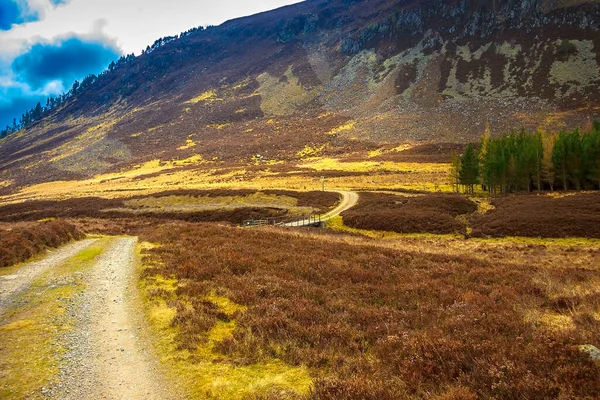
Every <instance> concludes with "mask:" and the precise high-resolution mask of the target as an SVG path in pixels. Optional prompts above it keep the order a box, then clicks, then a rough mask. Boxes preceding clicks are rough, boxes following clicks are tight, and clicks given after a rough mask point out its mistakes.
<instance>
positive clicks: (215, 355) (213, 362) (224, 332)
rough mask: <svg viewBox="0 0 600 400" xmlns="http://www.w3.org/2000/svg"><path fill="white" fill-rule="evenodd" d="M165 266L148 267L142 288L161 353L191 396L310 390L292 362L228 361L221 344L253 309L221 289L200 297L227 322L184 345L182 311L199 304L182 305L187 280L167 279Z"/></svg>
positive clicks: (305, 375)
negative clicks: (220, 349) (242, 315)
mask: <svg viewBox="0 0 600 400" xmlns="http://www.w3.org/2000/svg"><path fill="white" fill-rule="evenodd" d="M142 248H144V249H145V250H146V251H147V250H148V249H151V248H156V247H155V246H148V245H147V244H146V243H142V244H141V247H140V252H141V253H144V251H142ZM161 270H162V267H161V266H160V265H158V264H156V263H155V262H154V261H152V262H151V266H150V267H149V266H147V265H146V266H145V267H142V270H141V274H142V276H143V277H144V278H143V279H142V280H141V281H140V289H141V291H142V293H143V294H144V300H145V301H144V304H145V312H146V314H147V317H148V319H149V321H150V324H151V327H152V330H153V332H154V337H155V339H156V341H155V343H156V351H157V353H158V354H159V356H160V358H161V361H162V362H163V363H164V364H165V365H166V366H167V369H168V371H170V374H171V379H173V381H174V382H175V383H176V384H177V385H178V386H179V387H181V388H183V389H184V390H185V391H186V392H187V394H188V395H189V396H190V398H208V399H245V398H249V397H251V396H257V395H269V394H273V393H277V394H282V393H285V394H287V395H303V394H307V393H308V391H309V390H310V387H311V384H312V380H311V378H310V376H309V375H308V371H307V370H306V369H305V368H302V367H294V366H289V365H286V364H285V363H284V362H282V361H280V360H277V359H276V358H272V359H270V360H267V361H263V362H261V363H255V364H250V365H235V364H231V363H227V362H224V361H225V360H224V359H223V356H222V355H221V354H219V352H218V351H217V350H216V349H215V348H216V347H217V346H219V345H221V343H223V342H224V341H228V340H231V338H232V337H233V333H234V332H235V330H236V322H235V317H236V316H237V315H239V314H242V313H244V312H245V311H246V310H247V308H246V307H244V306H241V305H239V304H236V303H234V302H232V301H231V300H230V299H229V298H227V297H225V296H222V295H219V294H217V293H216V291H209V292H208V293H207V294H206V295H204V296H202V298H200V299H199V300H202V301H204V302H206V304H209V305H212V306H211V307H213V308H214V310H215V312H217V313H221V314H222V318H224V319H225V320H219V321H215V322H214V324H211V326H210V327H209V328H208V329H207V331H206V332H205V334H204V335H203V340H202V341H201V342H200V343H196V342H194V344H193V345H190V344H189V343H187V344H186V343H182V339H181V335H182V330H185V329H189V327H188V328H185V327H182V322H181V321H182V318H181V313H182V311H181V310H182V309H183V310H185V312H191V311H190V310H193V308H191V306H190V305H189V304H187V305H186V306H184V307H183V308H182V307H181V304H182V302H186V301H187V300H184V299H183V298H182V297H181V296H180V295H178V293H179V292H183V291H186V290H187V289H189V288H187V289H186V287H185V284H182V283H181V282H180V281H179V280H177V279H165V278H164V277H163V276H161V274H160V273H161V272H162V271H161ZM175 299H177V300H175ZM175 301H179V303H178V304H179V306H177V307H173V304H175ZM176 321H179V322H176Z"/></svg>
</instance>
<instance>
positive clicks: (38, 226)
mask: <svg viewBox="0 0 600 400" xmlns="http://www.w3.org/2000/svg"><path fill="white" fill-rule="evenodd" d="M84 236H85V235H84V234H83V233H82V232H81V230H79V229H78V228H76V227H75V225H73V224H70V223H67V222H65V221H61V220H57V221H50V222H35V223H21V224H18V225H16V226H15V227H9V226H4V225H2V226H0V268H2V267H8V266H11V265H14V264H18V263H20V262H23V261H26V260H27V259H29V258H31V257H33V256H36V255H38V254H41V253H42V252H44V251H46V249H48V248H56V247H58V246H60V245H62V244H64V243H67V242H69V241H71V240H77V239H83V237H84Z"/></svg>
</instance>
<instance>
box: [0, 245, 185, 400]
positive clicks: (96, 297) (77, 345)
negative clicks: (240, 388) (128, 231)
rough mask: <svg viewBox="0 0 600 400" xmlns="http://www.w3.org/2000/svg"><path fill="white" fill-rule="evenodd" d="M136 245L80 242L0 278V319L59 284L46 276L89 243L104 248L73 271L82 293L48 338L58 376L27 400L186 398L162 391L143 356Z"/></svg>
mask: <svg viewBox="0 0 600 400" xmlns="http://www.w3.org/2000/svg"><path fill="white" fill-rule="evenodd" d="M136 243H137V238H124V237H119V238H107V239H103V240H98V239H90V240H83V241H80V242H76V243H72V244H70V245H68V246H65V247H63V248H61V249H59V250H56V251H54V252H52V253H51V254H50V255H49V256H47V257H46V258H44V259H42V260H40V261H35V262H31V263H28V264H24V265H23V266H22V267H20V268H18V269H17V270H16V272H15V273H14V274H13V275H5V276H3V277H0V316H2V314H3V313H5V312H6V313H8V312H10V313H17V315H18V313H19V312H21V311H20V310H21V306H22V304H20V301H21V300H18V299H21V298H22V297H23V296H25V298H26V297H27V296H29V298H31V295H33V296H34V297H35V296H36V295H38V294H39V293H41V292H43V291H44V290H45V288H47V287H54V286H55V285H56V284H57V281H56V280H54V278H51V277H48V278H47V277H46V275H47V274H46V275H45V274H44V273H45V272H52V270H53V269H57V270H58V269H60V268H61V266H63V265H64V263H65V262H66V261H68V260H69V259H70V258H72V257H74V256H76V255H77V254H79V253H80V252H82V251H83V250H85V249H87V248H89V247H90V246H91V245H92V244H94V245H97V246H98V247H101V248H102V252H101V253H100V254H99V255H98V256H96V258H92V259H91V260H90V261H89V264H87V265H88V266H87V267H85V268H82V269H81V270H80V271H78V272H76V275H77V280H78V282H82V283H80V285H82V288H84V289H83V290H79V291H78V292H77V294H76V295H75V296H74V297H73V298H71V299H70V300H69V301H68V302H67V303H66V307H65V315H67V316H68V322H65V325H63V326H62V327H63V328H65V329H64V330H59V332H60V333H59V334H58V336H57V337H56V338H55V339H54V341H55V343H53V348H60V349H65V350H66V351H65V353H61V355H56V361H55V362H56V363H57V366H58V376H55V377H54V378H53V379H52V381H51V382H48V383H47V385H46V386H44V387H40V388H37V389H35V390H34V392H33V393H31V395H28V396H27V398H32V399H33V398H36V399H37V398H44V399H48V398H50V399H61V400H75V399H77V400H79V399H86V400H99V399H128V400H129V399H131V400H137V399H148V400H153V399H157V400H158V399H160V400H169V399H175V398H177V399H181V398H184V397H182V396H181V395H176V394H174V393H173V391H172V390H171V389H170V388H169V387H168V385H166V383H165V380H163V379H162V376H163V373H162V370H161V369H160V368H159V363H158V360H157V359H156V358H155V357H154V355H153V352H152V351H151V350H149V349H151V348H152V347H151V345H150V338H149V336H148V335H149V333H148V331H147V330H146V326H145V322H144V315H143V313H142V312H141V311H140V310H141V309H142V303H141V301H140V299H139V298H138V293H137V279H136V278H137V276H136V273H137V268H136V265H137V264H136V262H137V260H136V254H135V248H136ZM49 276H52V274H50V275H49ZM61 279H63V280H64V278H61ZM34 282H35V284H34ZM17 300H18V301H17ZM7 315H8V314H7ZM35 322H37V323H42V322H41V321H38V320H36V321H35ZM0 325H2V320H0ZM30 356H32V355H26V357H30ZM1 361H2V360H1V357H0V362H1ZM24 374H27V372H26V371H25V372H24ZM40 395H41V397H40ZM11 398H12V397H11ZM19 398H20V397H19ZM15 399H16V397H15Z"/></svg>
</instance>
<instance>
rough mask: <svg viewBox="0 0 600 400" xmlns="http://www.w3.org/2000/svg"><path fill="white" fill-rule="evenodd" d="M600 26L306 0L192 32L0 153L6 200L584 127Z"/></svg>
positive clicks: (106, 80)
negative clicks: (164, 169)
mask: <svg viewBox="0 0 600 400" xmlns="http://www.w3.org/2000/svg"><path fill="white" fill-rule="evenodd" d="M599 28H600V3H599V2H598V1H597V0H596V1H585V0H524V1H514V0H495V1H483V0H444V1H442V0H427V1H416V0H363V1H361V0H308V1H305V2H303V3H299V4H296V5H292V6H288V7H284V8H281V9H278V10H274V11H270V12H266V13H262V14H258V15H254V16H251V17H247V18H241V19H236V20H232V21H228V22H226V23H224V24H223V25H221V26H218V27H209V28H207V29H195V30H192V31H190V32H187V33H185V34H182V35H180V36H179V37H175V38H163V39H161V40H159V41H157V43H156V44H155V46H153V47H152V48H148V49H147V50H146V51H144V53H143V54H142V55H140V56H138V57H133V56H128V57H124V58H122V59H121V60H120V61H119V62H118V63H115V64H112V65H111V67H110V68H109V70H107V71H105V72H104V73H103V74H101V75H100V76H98V77H93V78H92V79H89V80H87V81H86V82H85V85H83V84H82V85H81V86H80V87H78V88H77V90H73V91H72V93H70V96H68V98H66V99H65V101H64V102H62V103H61V104H60V106H58V107H55V108H53V109H52V110H50V111H47V112H46V113H45V114H44V115H43V116H42V117H41V118H39V119H38V120H37V121H35V122H34V123H32V124H31V125H29V126H28V127H27V129H23V130H21V131H19V132H16V133H13V134H11V135H9V136H8V137H6V138H4V139H2V140H1V141H0V186H2V185H1V183H2V182H5V184H4V186H9V187H12V188H14V187H19V186H23V185H26V184H30V183H35V182H45V181H52V180H59V179H63V180H64V179H81V178H85V177H89V176H92V175H95V174H99V173H103V172H108V171H114V170H119V169H124V168H128V167H130V166H132V165H135V164H139V163H141V162H144V161H148V160H153V159H160V160H173V159H186V158H189V157H191V156H193V155H199V156H201V157H202V159H203V160H213V161H217V160H218V161H224V162H230V163H247V162H249V161H250V160H252V159H254V160H256V159H257V157H258V158H259V159H265V160H297V159H298V158H299V157H301V156H302V155H303V154H306V153H303V152H302V150H303V149H306V148H309V149H310V148H318V149H321V150H322V151H323V154H330V155H341V154H347V153H351V152H354V151H359V150H365V149H375V148H377V147H378V146H380V145H383V144H391V143H413V144H414V143H464V142H468V141H474V140H477V139H478V138H479V136H480V135H481V133H482V132H483V131H484V130H485V129H486V127H487V128H489V130H491V132H492V133H502V132H506V131H509V130H511V129H521V128H525V129H529V130H534V129H546V130H550V131H555V130H559V129H561V128H569V127H574V126H578V125H585V124H587V123H589V121H590V120H592V119H594V118H598V117H599V116H600V90H599V89H600V68H599V55H598V52H599V51H600V35H599V34H598V31H599ZM307 146H308V147H307Z"/></svg>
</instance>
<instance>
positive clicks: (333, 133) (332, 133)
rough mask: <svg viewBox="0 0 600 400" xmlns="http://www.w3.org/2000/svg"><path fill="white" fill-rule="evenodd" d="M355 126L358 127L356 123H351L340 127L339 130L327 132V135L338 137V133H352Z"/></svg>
mask: <svg viewBox="0 0 600 400" xmlns="http://www.w3.org/2000/svg"><path fill="white" fill-rule="evenodd" d="M354 126H356V122H355V121H350V122H348V123H346V124H344V125H340V126H338V127H337V128H333V129H332V130H330V131H329V132H327V133H326V135H329V136H332V135H337V134H338V133H342V132H345V131H351V130H352V129H354Z"/></svg>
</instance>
